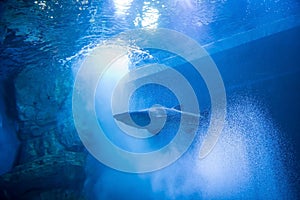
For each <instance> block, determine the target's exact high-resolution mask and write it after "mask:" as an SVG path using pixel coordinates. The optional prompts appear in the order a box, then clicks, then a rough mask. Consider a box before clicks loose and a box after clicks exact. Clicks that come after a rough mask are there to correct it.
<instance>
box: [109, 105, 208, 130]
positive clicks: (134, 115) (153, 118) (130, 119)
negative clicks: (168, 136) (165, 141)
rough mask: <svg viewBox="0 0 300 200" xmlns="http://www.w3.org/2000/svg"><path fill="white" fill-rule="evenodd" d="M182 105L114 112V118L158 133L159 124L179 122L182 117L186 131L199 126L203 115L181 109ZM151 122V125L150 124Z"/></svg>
mask: <svg viewBox="0 0 300 200" xmlns="http://www.w3.org/2000/svg"><path fill="white" fill-rule="evenodd" d="M181 108H182V105H177V106H174V107H171V108H168V107H165V106H161V105H155V106H153V107H151V108H146V109H141V110H136V111H129V112H123V113H118V114H114V115H113V117H114V118H115V120H117V121H119V122H121V123H124V124H126V125H128V126H131V127H135V128H138V129H146V130H148V131H149V132H150V133H152V134H158V133H159V132H160V130H161V128H162V126H161V125H163V124H164V122H166V120H168V122H172V123H179V122H181V121H180V120H181V119H182V118H184V119H185V120H184V122H183V127H184V130H185V131H186V132H192V131H193V130H195V129H198V127H199V120H200V119H201V118H203V117H204V116H203V115H200V114H195V113H191V112H184V111H182V109H181ZM151 124H152V125H151Z"/></svg>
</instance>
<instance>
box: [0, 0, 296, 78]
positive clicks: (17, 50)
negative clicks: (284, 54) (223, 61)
mask: <svg viewBox="0 0 300 200" xmlns="http://www.w3.org/2000/svg"><path fill="white" fill-rule="evenodd" d="M0 5H1V7H0V8H1V18H0V19H1V30H0V31H1V32H0V42H1V47H0V52H1V54H0V56H1V65H2V67H1V71H0V73H1V77H2V78H3V77H5V76H11V75H14V74H15V73H16V72H18V71H20V70H22V68H24V67H25V66H27V67H29V66H30V67H34V66H39V67H45V70H47V69H49V68H51V67H60V68H62V69H64V68H67V67H70V66H72V63H74V60H76V59H78V58H80V57H81V56H82V55H84V54H85V53H86V52H87V51H88V49H90V48H92V47H93V46H95V45H96V44H98V43H99V42H100V41H103V40H105V39H106V38H109V37H111V36H113V35H115V34H117V33H120V32H121V31H124V30H127V29H133V28H142V27H146V28H159V27H164V28H170V29H174V30H177V31H180V32H183V33H185V34H187V35H189V36H191V37H192V38H194V39H195V40H197V41H198V42H200V44H202V45H204V44H208V43H212V42H215V41H217V40H221V39H224V38H228V37H231V36H233V35H235V34H238V33H240V32H245V31H247V30H251V29H253V28H255V27H259V26H261V25H263V24H268V23H271V22H274V21H278V20H282V19H284V18H286V17H290V16H293V15H297V14H298V11H299V7H300V3H299V2H298V1H294V0H288V1H284V0H277V1H271V0H267V1H258V0H257V1H226V0H216V1H208V0H204V1H193V0H184V1H178V0H176V1H171V0H169V1H159V0H157V1H134V0H122V1H117V0H115V1H113V0H111V1H94V0H82V1H81V0H76V1H75V0H70V1H57V0H49V1H47V0H36V1H34V0H32V1H14V0H9V1H4V2H1V3H0Z"/></svg>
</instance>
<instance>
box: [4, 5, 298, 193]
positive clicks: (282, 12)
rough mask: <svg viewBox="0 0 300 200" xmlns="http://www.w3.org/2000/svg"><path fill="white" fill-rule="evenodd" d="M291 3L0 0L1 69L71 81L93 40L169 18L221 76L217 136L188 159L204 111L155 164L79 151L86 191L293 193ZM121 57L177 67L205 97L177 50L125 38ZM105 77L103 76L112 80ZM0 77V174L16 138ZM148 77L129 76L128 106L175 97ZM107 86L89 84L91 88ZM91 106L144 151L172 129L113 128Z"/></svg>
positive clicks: (294, 9) (128, 145)
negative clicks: (221, 118) (124, 164)
mask: <svg viewBox="0 0 300 200" xmlns="http://www.w3.org/2000/svg"><path fill="white" fill-rule="evenodd" d="M299 11H300V2H299V1H296V0H286V1H284V0H277V1H271V0H265V1H262V0H261V1H260V0H253V1H227V0H216V1H208V0H207V1H206V0H205V1H192V0H183V1H179V0H175V1H163V0H161V1H134V0H124V1H117V0H115V1H113V0H111V1H89V0H82V1H54V0H53V1H46V0H45V1H40V0H37V1H31V2H27V1H13V0H10V1H4V2H0V19H1V21H0V25H1V26H0V79H1V81H6V82H8V83H10V84H11V85H13V84H14V81H15V80H16V79H17V78H18V75H19V74H20V72H22V71H26V70H32V69H33V70H34V69H39V70H41V71H44V72H45V73H44V74H49V73H46V72H50V74H51V73H54V74H55V76H57V77H60V76H62V74H63V76H67V78H66V79H65V81H64V84H70V85H72V84H73V80H74V77H75V76H76V73H77V70H78V68H79V67H80V65H81V64H82V62H83V61H84V59H85V58H86V57H87V56H88V55H89V54H90V53H91V52H92V50H93V49H94V48H95V47H96V46H97V45H98V44H101V43H102V42H103V41H105V40H106V39H109V38H111V37H112V36H115V35H116V34H118V33H121V32H122V31H125V30H128V29H134V28H149V29H156V28H169V29H173V30H176V31H179V32H181V33H184V34H186V35H188V36H189V37H191V38H193V39H194V40H196V41H197V42H199V44H200V45H202V46H204V47H205V48H206V49H207V51H208V53H210V55H211V57H212V58H213V59H214V61H215V63H216V65H217V66H218V69H219V71H220V73H221V75H222V78H223V81H224V84H225V89H226V92H227V93H226V95H227V101H228V105H227V116H226V123H225V127H224V130H223V131H222V135H221V138H220V139H219V141H218V143H217V145H216V146H215V148H214V149H213V151H212V152H211V154H209V156H208V157H207V158H205V159H203V160H199V159H198V152H199V148H200V145H201V143H202V141H203V137H204V135H205V130H206V128H207V125H208V119H205V120H203V121H201V126H200V128H199V130H198V131H197V134H196V139H195V141H194V142H193V144H192V146H191V147H190V148H189V149H188V151H187V152H186V153H185V154H184V155H183V156H182V157H181V158H180V159H179V160H178V161H176V162H175V163H173V164H172V165H170V166H168V167H166V168H164V169H162V170H159V171H156V172H151V173H146V174H130V173H124V172H119V171H116V170H114V169H111V168H109V167H107V166H105V165H103V164H101V163H100V162H99V161H97V160H96V159H95V158H94V157H93V156H92V155H90V154H89V155H88V158H87V161H86V163H85V166H84V168H85V169H84V170H85V172H86V179H85V181H84V183H83V185H84V186H83V193H84V194H85V196H86V198H87V199H296V198H297V197H298V196H297V195H298V193H297V192H298V191H299V185H300V184H299V180H300V179H299V173H298V169H299V166H300V165H299V161H298V160H300V159H299V158H300V150H299V147H298V146H299V139H300V138H299V135H298V133H299V131H300V130H299V126H298V122H299V116H298V114H299V113H300V106H299V101H300V96H299V92H298V91H300V88H299V86H300V83H299V80H298V77H299V75H300V60H299V55H298V54H299V53H298V52H299V51H300V43H299V41H300V40H299V35H300V28H299V27H300V26H299V25H300V17H299V13H300V12H299ZM129 58H130V65H129V66H123V67H125V68H126V69H130V70H132V69H135V68H138V67H140V66H143V65H144V64H149V63H162V64H166V65H169V66H171V67H173V68H175V69H176V70H178V71H179V72H180V73H182V74H184V75H185V77H187V78H188V79H189V80H190V81H191V85H192V87H193V88H194V89H195V91H197V92H196V93H197V94H196V95H197V97H198V99H199V100H200V102H201V104H200V106H199V107H200V109H202V110H209V109H210V100H209V93H208V91H207V88H206V86H205V83H204V82H203V80H202V79H201V77H199V76H197V75H195V74H196V73H195V70H194V69H192V68H191V65H190V64H189V63H186V62H185V61H184V60H182V58H180V57H176V55H175V56H174V55H173V54H171V53H169V52H163V51H157V50H151V49H143V50H141V51H137V50H133V52H131V54H130V56H129ZM41 74H42V73H41ZM66 74H67V75H66ZM42 76H43V75H42ZM48 79H50V77H47V75H45V76H44V77H40V78H39V79H37V80H39V81H41V80H42V81H44V82H43V83H42V82H36V83H35V81H37V80H35V79H32V80H28V81H32V82H34V85H35V86H36V87H37V88H38V87H39V85H42V84H44V83H47V81H48ZM50 80H53V79H50ZM59 80H60V79H59V78H58V82H59ZM109 81H110V79H108V80H107V82H106V83H105V84H108V85H109V84H112V83H111V82H109ZM1 84H2V82H1ZM2 85H3V88H4V91H5V92H2V89H1V88H0V89H1V91H0V93H1V94H0V95H1V96H0V97H1V98H0V134H1V135H0V145H1V146H0V149H1V151H0V164H1V165H0V166H1V167H0V174H3V173H5V172H7V171H10V170H11V169H12V167H13V165H14V163H15V162H16V154H17V150H16V149H17V148H18V146H19V139H18V138H17V132H18V129H19V126H18V123H17V122H18V117H17V116H16V114H15V112H17V111H16V109H15V107H16V105H14V103H12V104H11V103H8V102H10V100H7V98H6V100H5V94H9V95H11V96H10V98H8V99H11V101H15V100H13V99H14V98H15V97H14V96H13V94H12V93H14V91H13V90H14V89H11V87H8V86H6V85H4V84H2ZM157 87H158V86H153V85H152V86H148V87H143V88H139V90H137V91H136V92H135V93H134V95H133V97H132V99H131V103H130V104H129V107H130V109H131V110H136V109H143V108H147V107H150V106H152V105H153V104H155V103H159V104H161V105H164V106H166V107H173V106H176V105H178V101H177V100H176V98H175V97H174V95H173V94H172V93H171V92H170V91H169V90H168V89H165V88H160V87H159V88H157ZM58 88H60V86H58ZM62 88H63V87H62ZM108 90H109V89H107V91H105V89H103V90H100V93H99V91H98V93H96V98H98V96H99V98H100V97H101V96H102V94H103V93H104V94H106V93H109V91H108ZM32 91H33V92H32V93H29V94H28V96H36V95H38V94H36V93H34V92H36V91H37V90H32ZM71 93H72V89H70V91H67V92H66V93H63V94H67V95H66V96H65V97H60V96H59V97H56V98H58V99H62V98H66V99H67V100H66V102H67V103H66V105H64V106H62V107H61V109H60V111H59V113H55V114H54V115H55V116H56V119H57V121H58V122H57V124H58V126H60V127H61V126H64V123H63V121H64V120H65V118H67V117H70V116H72V113H71V112H72V110H71V109H72V105H71V97H70V96H68V95H69V94H71ZM103 98H104V99H101V98H100V100H99V99H98V101H99V102H100V103H99V105H100V104H101V103H102V104H103V102H106V101H107V102H109V100H107V99H105V98H107V97H106V96H105V95H104V97H103ZM102 100H103V101H102ZM96 101H97V100H96ZM100 108H101V107H100ZM100 108H99V110H97V112H98V117H99V118H100V120H99V123H103V124H104V130H107V131H106V133H108V135H107V136H108V137H109V138H110V139H111V140H112V141H113V142H114V143H115V144H116V145H118V146H120V147H122V148H125V149H127V150H130V151H136V152H147V151H149V150H155V149H158V148H160V147H161V146H163V145H165V144H167V143H168V142H169V141H170V140H171V139H172V138H173V135H172V134H169V135H168V136H167V137H164V134H159V135H158V137H157V138H153V139H152V140H151V141H150V142H149V141H148V142H147V141H142V142H141V141H138V140H132V138H130V137H127V136H126V137H123V138H122V139H120V134H121V133H120V130H119V129H118V128H117V127H116V126H113V125H111V124H110V123H107V124H105V122H106V121H112V120H113V118H112V117H111V116H107V113H108V111H109V110H108V111H107V110H105V109H104V110H101V109H100ZM96 109H98V108H97V106H96ZM7 110H8V111H7ZM101 111H102V112H101ZM101 121H102V122H101ZM60 122H61V123H60ZM178 122H179V120H178ZM178 122H177V121H176V120H175V121H174V120H173V121H171V122H170V123H171V125H170V124H169V125H168V126H166V127H165V130H164V131H165V133H168V132H170V131H171V132H172V130H173V129H174V130H175V129H177V128H178ZM4 123H5V125H3V124H4ZM173 124H175V125H174V126H173ZM110 132H111V133H110ZM109 133H110V134H109ZM172 133H173V132H172ZM66 140H67V141H68V139H66ZM77 140H78V139H77ZM57 148H60V147H57ZM2 149H4V150H2ZM3 163H5V164H3ZM45 187H47V186H45Z"/></svg>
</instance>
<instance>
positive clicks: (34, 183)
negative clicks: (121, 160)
mask: <svg viewBox="0 0 300 200" xmlns="http://www.w3.org/2000/svg"><path fill="white" fill-rule="evenodd" d="M72 84H73V82H72V71H71V70H66V69H64V70H62V69H60V68H57V67H56V68H55V67H49V66H47V67H42V66H41V67H40V68H39V67H33V68H30V67H26V69H24V70H23V71H22V72H21V73H20V74H19V75H18V76H17V77H16V78H15V81H14V87H15V99H16V108H17V111H18V121H19V127H20V128H19V131H18V137H19V139H20V142H21V145H20V148H19V153H18V156H17V159H16V161H15V167H14V168H13V169H12V170H11V171H10V172H8V173H6V174H3V175H2V176H0V199H43V200H46V199H84V197H83V195H82V194H83V193H82V187H83V183H84V179H85V172H84V165H85V158H86V154H87V153H86V151H85V149H84V147H83V145H82V144H81V141H80V139H79V137H78V135H77V132H76V129H75V127H74V125H73V119H72V110H71V98H72V96H71V95H72Z"/></svg>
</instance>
